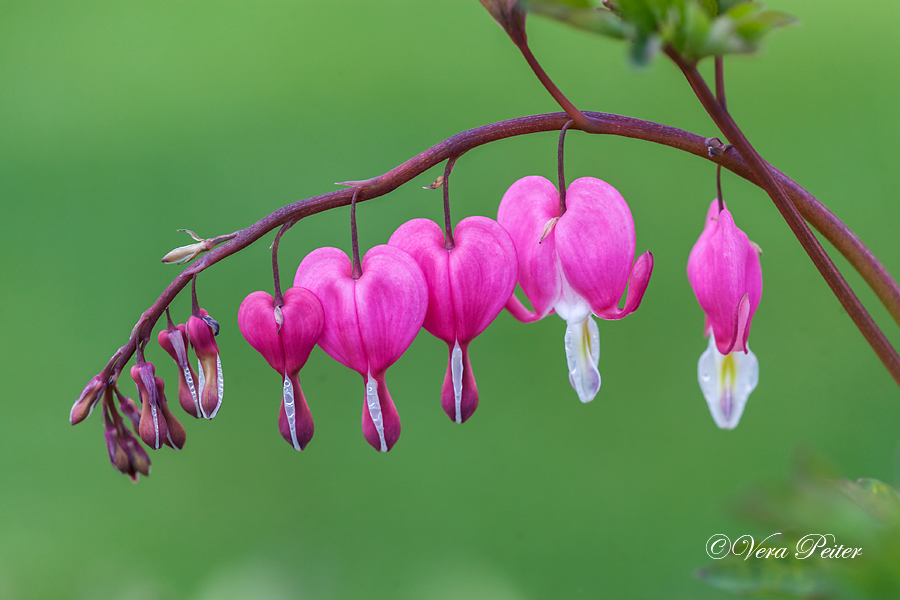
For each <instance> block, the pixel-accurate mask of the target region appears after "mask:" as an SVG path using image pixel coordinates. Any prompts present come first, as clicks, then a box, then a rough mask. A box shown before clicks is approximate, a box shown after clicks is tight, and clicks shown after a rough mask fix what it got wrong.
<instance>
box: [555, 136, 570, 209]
mask: <svg viewBox="0 0 900 600" xmlns="http://www.w3.org/2000/svg"><path fill="white" fill-rule="evenodd" d="M572 123H574V121H569V122H568V123H566V124H565V125H563V126H562V129H561V130H560V132H559V145H558V146H557V147H556V175H557V176H558V177H559V216H560V217H561V216H563V215H564V214H566V165H565V161H564V160H563V150H564V149H565V147H566V131H568V130H569V127H571V126H572Z"/></svg>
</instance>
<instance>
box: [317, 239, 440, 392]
mask: <svg viewBox="0 0 900 600" xmlns="http://www.w3.org/2000/svg"><path fill="white" fill-rule="evenodd" d="M350 281H352V279H351V280H350ZM355 283H356V290H355V296H356V310H357V313H358V315H359V334H360V336H361V338H362V343H363V345H364V346H365V355H366V356H367V357H368V363H369V365H368V366H369V370H368V372H369V373H372V374H373V375H376V374H378V373H379V372H382V371H384V370H385V369H387V368H388V367H389V366H391V365H392V364H394V363H395V362H396V361H397V359H398V358H400V356H401V355H402V354H403V353H404V352H406V349H407V348H409V345H410V344H412V341H413V340H414V339H415V337H416V334H417V333H418V332H419V328H421V327H422V322H423V320H424V319H425V311H426V310H427V308H428V286H427V285H426V283H425V277H424V276H423V275H422V270H421V269H420V268H419V266H418V265H417V264H416V261H415V260H413V258H412V257H411V256H410V255H409V254H407V253H406V252H404V251H403V250H400V249H399V248H395V247H393V246H384V245H382V246H375V247H374V248H372V249H371V250H369V251H368V252H366V255H365V256H364V257H363V260H362V276H361V277H360V278H359V280H357V281H356V282H355ZM323 304H325V302H323Z"/></svg>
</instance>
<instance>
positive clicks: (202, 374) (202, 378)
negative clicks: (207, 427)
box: [197, 358, 212, 419]
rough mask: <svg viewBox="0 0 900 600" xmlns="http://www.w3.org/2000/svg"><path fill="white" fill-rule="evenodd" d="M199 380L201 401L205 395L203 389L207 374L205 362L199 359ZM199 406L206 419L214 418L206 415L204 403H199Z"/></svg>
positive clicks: (198, 392)
mask: <svg viewBox="0 0 900 600" xmlns="http://www.w3.org/2000/svg"><path fill="white" fill-rule="evenodd" d="M197 379H199V380H200V381H198V382H197V383H198V385H197V390H198V391H197V394H198V399H199V395H200V394H202V393H203V389H204V388H205V387H206V372H205V371H204V370H203V362H202V361H201V360H200V359H199V358H198V359H197ZM197 406H198V407H199V408H200V414H201V415H202V416H203V418H204V419H211V418H212V417H210V416H209V415H208V414H206V410H204V408H203V403H202V402H199V403H198V404H197Z"/></svg>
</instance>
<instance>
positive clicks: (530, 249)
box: [497, 176, 562, 319]
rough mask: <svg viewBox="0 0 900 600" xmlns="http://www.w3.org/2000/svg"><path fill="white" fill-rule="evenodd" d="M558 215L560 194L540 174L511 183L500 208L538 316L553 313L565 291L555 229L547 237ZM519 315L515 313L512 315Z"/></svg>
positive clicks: (522, 281)
mask: <svg viewBox="0 0 900 600" xmlns="http://www.w3.org/2000/svg"><path fill="white" fill-rule="evenodd" d="M557 216H559V193H558V192H557V190H556V187H555V186H554V185H553V184H552V183H550V182H549V181H548V180H546V179H544V178H543V177H537V176H532V177H525V178H523V179H520V180H518V181H517V182H515V183H514V184H512V186H510V188H509V189H508V190H506V193H505V194H504V195H503V200H501V201H500V208H499V209H498V211H497V221H498V222H499V223H500V225H502V226H503V228H504V229H506V231H507V233H509V236H510V238H511V239H512V241H513V244H514V245H515V248H516V254H517V258H518V263H519V268H518V281H519V285H520V286H522V291H523V292H525V295H526V296H527V297H528V300H529V301H530V302H531V305H532V306H534V313H535V314H536V315H537V316H538V317H537V318H538V319H542V318H544V317H545V316H546V315H548V314H549V313H550V310H551V309H552V308H553V305H554V304H555V303H556V301H557V299H558V298H559V297H560V294H561V293H562V279H561V278H562V274H561V272H560V270H559V265H558V261H557V256H556V231H555V228H554V229H553V230H551V231H550V232H549V233H548V234H547V235H546V236H544V233H545V231H544V230H545V227H546V225H547V223H548V222H549V221H550V220H551V219H553V218H555V217H557ZM542 237H543V241H542V240H541V238H542ZM519 305H521V303H519ZM514 306H515V305H514ZM511 312H513V311H511ZM516 314H517V313H516V312H513V316H516ZM519 314H522V313H519ZM525 314H526V316H527V313H525Z"/></svg>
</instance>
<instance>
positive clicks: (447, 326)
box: [388, 219, 456, 344]
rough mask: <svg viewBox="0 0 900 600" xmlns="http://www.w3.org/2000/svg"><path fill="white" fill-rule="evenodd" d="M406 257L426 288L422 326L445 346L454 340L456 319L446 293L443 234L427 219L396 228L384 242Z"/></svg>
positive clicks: (447, 260)
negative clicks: (408, 257)
mask: <svg viewBox="0 0 900 600" xmlns="http://www.w3.org/2000/svg"><path fill="white" fill-rule="evenodd" d="M388 245H389V246H396V247H397V248H400V249H401V250H403V251H404V252H406V253H407V254H409V255H410V256H411V257H412V258H413V260H415V261H416V264H418V265H419V268H420V269H422V275H423V276H424V277H425V282H426V284H427V286H428V309H427V311H426V313H425V321H424V322H423V323H422V327H424V328H425V329H426V330H427V331H428V333H430V334H431V335H433V336H435V337H436V338H439V339H442V340H444V341H445V342H447V343H448V344H450V343H453V340H455V339H456V318H455V315H454V312H453V296H452V294H451V293H450V252H448V251H447V250H446V249H445V248H444V230H443V229H441V228H440V226H438V225H437V224H436V223H434V222H433V221H430V220H428V219H413V220H412V221H407V222H406V223H404V224H403V225H401V226H400V227H398V228H397V231H395V232H394V234H393V235H391V239H390V240H389V241H388Z"/></svg>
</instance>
